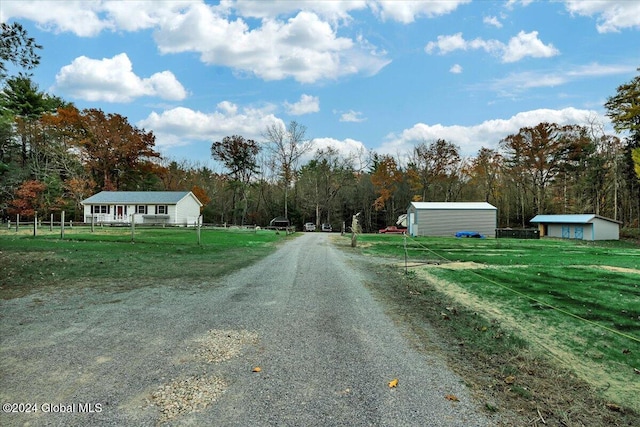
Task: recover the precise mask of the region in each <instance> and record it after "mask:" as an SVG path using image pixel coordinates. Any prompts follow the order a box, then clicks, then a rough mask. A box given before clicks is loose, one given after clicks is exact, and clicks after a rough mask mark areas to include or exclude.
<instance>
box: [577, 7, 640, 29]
mask: <svg viewBox="0 0 640 427" xmlns="http://www.w3.org/2000/svg"><path fill="white" fill-rule="evenodd" d="M565 6H566V8H567V10H568V11H569V12H571V13H572V14H577V15H581V16H594V15H596V16H598V24H597V25H596V28H597V29H598V32H600V33H610V32H617V31H620V30H622V29H625V28H640V2H637V1H629V0H617V1H613V0H606V1H584V0H565Z"/></svg>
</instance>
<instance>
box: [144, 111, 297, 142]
mask: <svg viewBox="0 0 640 427" xmlns="http://www.w3.org/2000/svg"><path fill="white" fill-rule="evenodd" d="M273 124H275V125H278V126H283V127H284V126H285V123H284V122H283V121H282V120H280V119H279V118H277V117H276V116H274V115H273V114H272V112H271V110H270V108H264V109H259V108H242V109H240V108H238V106H237V105H236V104H233V103H231V102H229V101H223V102H221V103H219V104H218V105H217V108H216V110H215V111H214V112H212V113H205V112H201V111H194V110H192V109H189V108H185V107H177V108H173V109H170V110H165V111H163V112H161V113H156V112H152V113H151V114H149V116H148V117H147V118H146V119H143V120H141V121H140V122H138V123H137V124H136V125H137V126H138V127H140V128H144V129H147V130H151V131H153V134H154V135H155V136H156V144H157V145H158V147H160V148H167V147H173V146H180V145H187V144H190V143H192V142H194V141H207V142H208V143H213V142H214V141H217V140H220V139H222V138H224V137H225V136H229V135H242V136H243V137H245V138H248V139H255V140H256V141H260V140H262V133H263V132H264V130H265V129H266V128H267V127H268V126H270V125H273Z"/></svg>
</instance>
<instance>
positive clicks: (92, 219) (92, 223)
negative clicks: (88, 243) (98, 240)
mask: <svg viewBox="0 0 640 427" xmlns="http://www.w3.org/2000/svg"><path fill="white" fill-rule="evenodd" d="M94 219H95V217H94V216H93V214H91V232H92V233H93V231H94V230H93V227H94V223H95V221H94Z"/></svg>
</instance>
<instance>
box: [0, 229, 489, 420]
mask: <svg viewBox="0 0 640 427" xmlns="http://www.w3.org/2000/svg"><path fill="white" fill-rule="evenodd" d="M345 242H346V240H345ZM347 252H348V251H347ZM357 260H358V258H357V257H354V256H351V255H349V254H348V253H345V252H344V251H342V250H340V249H338V248H336V247H335V244H334V243H332V237H331V236H330V235H328V234H322V233H308V234H304V235H303V236H301V237H299V238H296V239H294V240H292V241H289V242H288V243H287V244H285V245H283V246H282V247H281V248H280V249H278V250H277V251H276V252H275V253H274V254H272V255H270V256H269V257H267V258H265V259H263V260H262V261H260V262H258V263H256V264H254V265H252V266H250V267H247V268H245V269H243V270H241V271H238V272H236V273H234V274H231V275H229V276H226V277H224V278H222V279H218V280H216V281H211V282H203V283H201V284H199V285H186V284H182V283H179V282H167V283H157V284H153V285H147V286H142V287H139V288H137V289H134V290H118V287H117V286H114V287H113V288H112V289H111V290H109V291H104V290H102V291H95V290H91V289H90V288H85V289H84V290H80V291H78V290H74V291H71V290H68V291H64V292H60V293H56V294H55V295H52V294H44V293H43V294H32V295H30V296H28V297H24V298H18V299H13V300H8V301H2V302H1V305H0V307H1V311H0V313H1V314H0V315H1V317H0V326H1V331H2V332H1V334H2V335H1V339H2V341H1V346H0V374H1V380H0V401H1V402H2V403H3V413H2V414H1V415H0V425H2V426H11V425H25V424H26V425H34V426H37V425H60V426H63V425H64V426H72V425H78V426H85V425H113V426H124V425H136V426H138V425H140V426H142V425H158V424H161V425H207V426H214V425H215V426H272V425H278V426H383V425H387V426H414V425H415V426H485V425H491V424H493V423H491V422H490V421H489V420H488V419H487V418H486V417H485V416H484V415H483V413H482V412H481V411H480V410H479V409H478V407H477V403H476V402H474V400H473V399H472V397H471V396H470V393H469V391H468V389H467V388H466V387H465V385H464V383H463V381H462V380H461V379H460V378H459V377H457V376H455V375H454V374H453V373H452V372H451V371H450V370H448V369H447V367H446V366H445V364H444V362H443V361H442V360H441V359H440V358H439V357H438V356H437V355H429V354H424V353H423V352H419V351H417V350H416V349H415V348H414V347H413V346H412V345H411V343H410V341H409V339H408V338H407V334H409V332H408V331H407V330H404V329H403V328H402V326H398V325H396V324H394V323H393V322H392V321H391V320H390V318H389V317H387V316H386V315H385V313H384V308H383V307H382V306H381V305H380V303H379V302H377V301H376V300H374V299H373V298H372V296H371V295H370V294H369V292H368V291H367V289H366V288H365V286H364V282H365V281H366V280H375V277H370V276H371V273H369V272H368V271H367V270H366V268H364V267H365V266H364V265H363V264H362V263H360V262H359V261H357ZM168 261H169V260H168ZM211 268H212V269H214V268H216V265H215V262H212V264H211ZM257 371H259V372H257ZM394 379H398V384H397V386H396V387H393V388H392V387H389V382H390V381H392V380H394ZM7 403H14V405H13V407H9V408H7V405H6V404H7ZM18 404H26V405H22V406H20V405H18ZM7 409H10V410H15V411H18V412H20V411H22V412H24V411H27V410H29V409H30V410H31V412H30V413H15V412H11V413H5V411H6V410H7ZM34 410H35V411H37V412H33V411H34Z"/></svg>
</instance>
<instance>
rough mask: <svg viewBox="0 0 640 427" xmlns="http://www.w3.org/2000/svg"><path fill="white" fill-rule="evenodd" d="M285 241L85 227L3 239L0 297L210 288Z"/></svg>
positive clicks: (249, 234)
mask: <svg viewBox="0 0 640 427" xmlns="http://www.w3.org/2000/svg"><path fill="white" fill-rule="evenodd" d="M286 238H287V236H285V235H284V233H281V234H276V233H275V232H274V231H270V230H259V231H257V232H253V231H241V230H235V231H234V230H212V229H204V228H203V229H202V230H201V237H200V245H198V239H197V234H196V230H195V229H193V228H142V227H138V228H136V229H135V238H134V241H133V242H132V241H131V230H130V229H129V228H126V227H123V228H116V227H113V228H111V227H108V228H107V227H105V228H96V229H95V232H93V233H92V232H91V231H90V229H89V228H87V227H74V228H73V229H70V228H67V229H66V230H65V236H64V239H60V231H59V230H58V231H53V232H49V231H48V229H42V230H40V231H39V233H38V235H37V236H36V237H34V236H33V231H32V230H28V229H26V228H25V229H23V230H20V231H19V232H16V231H14V230H6V229H5V230H2V231H0V297H1V298H5V299H6V298H13V297H18V296H22V295H26V294H28V293H30V292H33V291H36V290H43V289H48V290H55V289H60V288H65V287H72V286H73V287H77V286H86V287H101V286H108V287H113V286H116V285H117V286H120V287H122V288H123V289H130V288H133V287H136V286H145V285H148V284H158V283H162V282H163V281H170V280H177V281H182V282H184V283H190V282H194V281H202V280H209V279H211V278H215V277H218V276H222V275H224V274H226V273H228V272H230V271H232V270H235V269H237V268H240V267H242V266H244V265H248V264H250V263H251V262H253V261H255V260H256V259H259V258H261V257H263V256H265V255H266V254H268V253H270V252H271V251H272V250H273V249H274V248H275V245H276V244H277V243H278V242H281V241H283V240H284V239H286Z"/></svg>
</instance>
